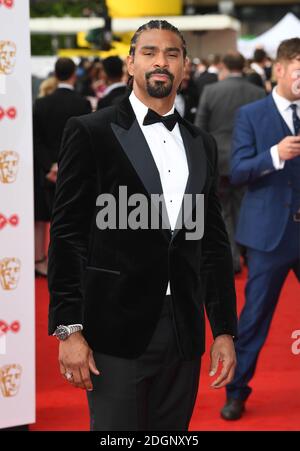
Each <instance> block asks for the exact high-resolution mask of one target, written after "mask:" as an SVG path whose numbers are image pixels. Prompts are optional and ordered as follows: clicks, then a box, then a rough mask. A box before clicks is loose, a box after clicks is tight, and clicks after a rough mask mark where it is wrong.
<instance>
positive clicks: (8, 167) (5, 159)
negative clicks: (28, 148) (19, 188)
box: [0, 150, 20, 183]
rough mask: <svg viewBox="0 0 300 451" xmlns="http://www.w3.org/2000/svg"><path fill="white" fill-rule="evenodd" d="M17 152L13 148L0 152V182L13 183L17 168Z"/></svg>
mask: <svg viewBox="0 0 300 451" xmlns="http://www.w3.org/2000/svg"><path fill="white" fill-rule="evenodd" d="M19 160H20V157H19V154H18V153H17V152H15V151H14V150H2V152H0V183H1V182H2V183H14V182H15V181H16V179H17V173H18V168H19Z"/></svg>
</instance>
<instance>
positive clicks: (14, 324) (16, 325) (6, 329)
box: [0, 319, 21, 334]
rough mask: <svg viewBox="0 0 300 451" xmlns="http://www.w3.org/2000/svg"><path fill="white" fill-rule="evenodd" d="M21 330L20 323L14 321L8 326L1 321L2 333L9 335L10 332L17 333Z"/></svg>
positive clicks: (0, 331)
mask: <svg viewBox="0 0 300 451" xmlns="http://www.w3.org/2000/svg"><path fill="white" fill-rule="evenodd" d="M20 328H21V325H20V322H19V321H13V322H12V323H11V324H8V323H7V322H6V321H4V320H3V319H0V333H2V334H7V333H8V332H13V333H15V334H16V333H17V332H19V330H20Z"/></svg>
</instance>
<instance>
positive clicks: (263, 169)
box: [231, 94, 299, 251]
mask: <svg viewBox="0 0 300 451" xmlns="http://www.w3.org/2000/svg"><path fill="white" fill-rule="evenodd" d="M292 134H293V133H292V132H291V130H289V128H288V126H287V125H286V124H285V122H284V121H283V119H282V117H281V115H280V113H279V111H278V110H277V107H276V105H275V102H274V100H273V97H272V95H271V94H270V95H269V96H268V97H266V98H264V99H262V100H259V101H257V102H253V103H250V104H248V105H245V106H243V107H242V108H240V109H239V111H238V113H237V116H236V122H235V128H234V134H233V154H232V160H231V183H232V184H234V185H242V184H247V185H248V189H247V191H246V194H245V197H244V199H243V202H242V206H241V211H240V217H239V222H238V226H237V233H236V240H237V242H238V243H240V244H243V245H244V246H247V247H251V248H253V249H257V250H260V251H272V250H273V249H275V248H276V247H277V245H278V244H279V242H280V240H281V238H282V236H283V233H284V230H285V227H286V224H287V221H288V217H289V215H290V213H291V207H292V205H291V204H292V194H293V192H292V182H291V177H292V174H291V171H290V164H291V162H290V161H287V162H286V163H285V167H284V169H282V170H275V169H274V166H273V162H272V157H271V154H270V148H271V147H272V146H273V145H275V144H278V143H279V142H280V141H281V140H282V139H283V138H284V137H285V136H287V135H292ZM298 158H299V157H298Z"/></svg>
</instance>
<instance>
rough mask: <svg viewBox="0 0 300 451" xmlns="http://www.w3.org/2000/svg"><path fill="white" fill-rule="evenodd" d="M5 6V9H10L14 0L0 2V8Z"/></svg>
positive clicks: (1, 0)
mask: <svg viewBox="0 0 300 451" xmlns="http://www.w3.org/2000/svg"><path fill="white" fill-rule="evenodd" d="M1 5H3V6H6V8H9V9H10V8H12V7H13V6H14V0H0V6H1Z"/></svg>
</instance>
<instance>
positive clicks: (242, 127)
mask: <svg viewBox="0 0 300 451" xmlns="http://www.w3.org/2000/svg"><path fill="white" fill-rule="evenodd" d="M273 171H275V168H274V165H273V161H272V156H271V152H270V148H268V149H262V151H261V152H258V151H257V147H256V142H255V133H254V130H253V126H252V124H251V122H250V120H249V117H248V115H247V111H246V110H245V109H244V108H242V109H240V110H239V111H238V113H237V116H236V120H235V125H234V132H233V144H232V158H231V177H230V181H231V183H232V184H233V185H242V184H248V183H252V182H254V181H255V180H257V179H258V178H260V177H263V176H264V175H267V174H269V173H270V172H273Z"/></svg>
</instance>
